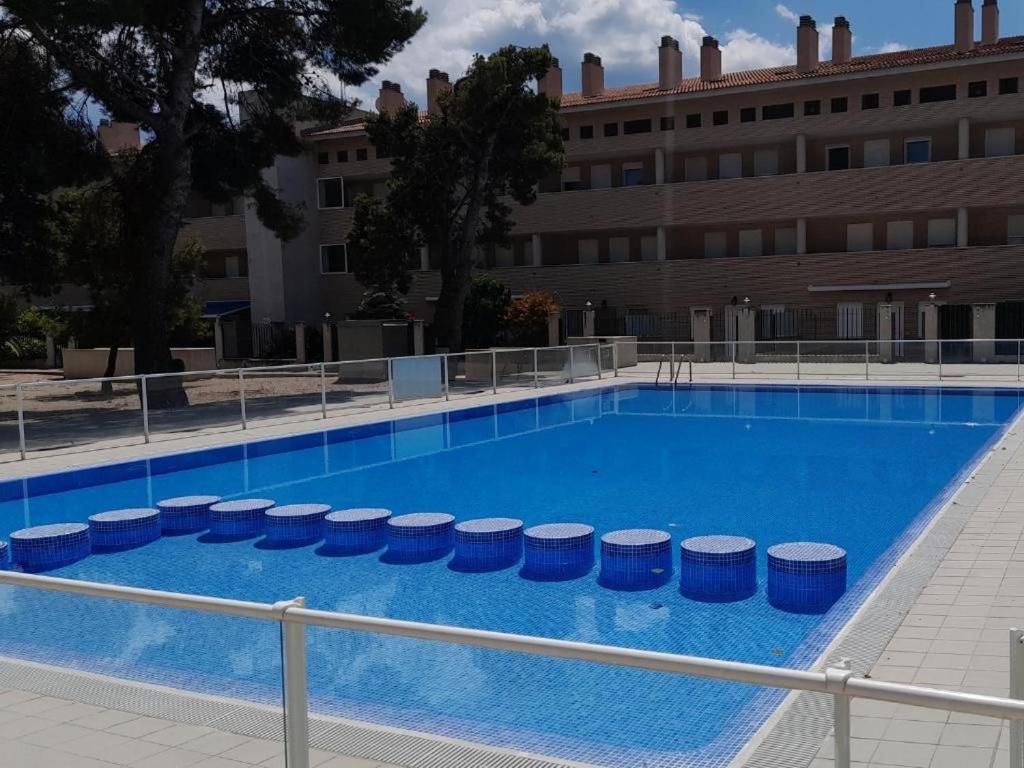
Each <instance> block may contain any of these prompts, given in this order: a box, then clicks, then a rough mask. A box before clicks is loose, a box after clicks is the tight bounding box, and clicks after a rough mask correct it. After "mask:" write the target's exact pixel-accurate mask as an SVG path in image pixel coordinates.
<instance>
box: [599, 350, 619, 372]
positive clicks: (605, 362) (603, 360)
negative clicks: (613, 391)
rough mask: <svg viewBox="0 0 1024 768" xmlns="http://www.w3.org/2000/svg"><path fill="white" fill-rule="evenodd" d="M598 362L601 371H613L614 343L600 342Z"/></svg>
mask: <svg viewBox="0 0 1024 768" xmlns="http://www.w3.org/2000/svg"><path fill="white" fill-rule="evenodd" d="M598 363H599V364H600V366H601V373H602V374H605V373H608V374H612V373H615V345H614V344H602V345H601V347H600V351H599V353H598Z"/></svg>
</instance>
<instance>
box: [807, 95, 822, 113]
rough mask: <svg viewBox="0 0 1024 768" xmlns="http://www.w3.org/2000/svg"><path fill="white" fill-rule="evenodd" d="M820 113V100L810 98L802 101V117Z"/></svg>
mask: <svg viewBox="0 0 1024 768" xmlns="http://www.w3.org/2000/svg"><path fill="white" fill-rule="evenodd" d="M820 114H821V100H820V99H811V100H810V101H805V102H804V117H814V116H815V115H820Z"/></svg>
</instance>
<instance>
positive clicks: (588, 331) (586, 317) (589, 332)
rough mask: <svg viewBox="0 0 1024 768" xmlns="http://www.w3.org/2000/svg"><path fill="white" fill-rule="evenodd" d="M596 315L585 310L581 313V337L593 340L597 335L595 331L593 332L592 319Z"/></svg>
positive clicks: (589, 310) (592, 311) (590, 310)
mask: <svg viewBox="0 0 1024 768" xmlns="http://www.w3.org/2000/svg"><path fill="white" fill-rule="evenodd" d="M596 314H597V313H596V312H594V310H592V309H587V310H584V312H583V335H584V336H586V337H587V338H593V337H594V336H596V335H597V333H596V331H595V330H594V326H595V323H594V319H595V315H596Z"/></svg>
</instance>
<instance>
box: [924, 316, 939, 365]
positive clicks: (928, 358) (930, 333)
mask: <svg viewBox="0 0 1024 768" xmlns="http://www.w3.org/2000/svg"><path fill="white" fill-rule="evenodd" d="M921 309H922V312H923V314H924V333H923V334H922V336H923V338H924V339H925V341H931V342H935V343H933V344H925V345H924V361H925V362H926V363H937V362H939V343H938V342H939V305H938V304H924V305H922V307H921Z"/></svg>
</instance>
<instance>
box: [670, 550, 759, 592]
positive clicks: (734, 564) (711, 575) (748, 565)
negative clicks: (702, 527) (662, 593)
mask: <svg viewBox="0 0 1024 768" xmlns="http://www.w3.org/2000/svg"><path fill="white" fill-rule="evenodd" d="M679 553H680V563H679V591H680V592H681V593H682V594H683V597H688V598H690V599H691V600H700V601H701V602H705V603H730V602H734V601H736V600H746V599H747V598H748V597H752V596H753V595H754V593H756V592H757V547H756V545H755V543H754V541H753V539H748V538H746V537H745V536H694V537H692V538H689V539H686V540H685V541H684V542H683V543H682V544H681V545H680V546H679Z"/></svg>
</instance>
